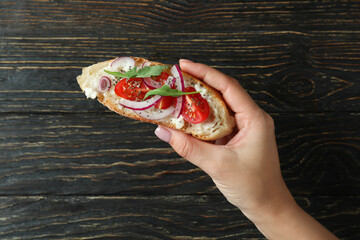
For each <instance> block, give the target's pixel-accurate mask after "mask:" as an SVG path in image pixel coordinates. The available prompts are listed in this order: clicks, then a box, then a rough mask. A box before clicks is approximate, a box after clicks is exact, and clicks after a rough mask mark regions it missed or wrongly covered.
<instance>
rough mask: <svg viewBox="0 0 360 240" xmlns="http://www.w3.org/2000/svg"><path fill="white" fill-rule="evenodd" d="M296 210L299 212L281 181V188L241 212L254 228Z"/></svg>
mask: <svg viewBox="0 0 360 240" xmlns="http://www.w3.org/2000/svg"><path fill="white" fill-rule="evenodd" d="M297 210H299V206H298V205H297V203H296V202H295V200H294V198H293V197H292V195H291V193H290V191H289V190H288V188H287V187H286V185H285V183H284V182H283V181H282V183H281V187H278V188H276V191H275V190H274V191H272V194H271V196H266V198H264V199H263V200H260V201H258V202H257V203H255V205H254V206H252V207H251V209H246V210H242V212H243V213H244V215H245V216H246V217H247V218H249V220H250V221H252V222H253V223H254V224H255V225H256V226H261V225H263V224H265V223H268V222H274V221H275V220H276V219H279V218H280V217H281V216H285V215H288V214H290V213H293V212H296V211H297Z"/></svg>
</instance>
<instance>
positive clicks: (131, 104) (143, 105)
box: [119, 95, 162, 110]
mask: <svg viewBox="0 0 360 240" xmlns="http://www.w3.org/2000/svg"><path fill="white" fill-rule="evenodd" d="M161 98H162V96H159V95H155V96H153V97H152V98H150V99H148V100H145V101H142V102H135V101H130V100H127V99H125V98H121V99H120V101H119V104H120V105H121V106H123V107H126V108H129V109H132V110H145V109H148V108H151V107H152V106H154V105H155V104H156V103H157V102H159V101H160V100H161Z"/></svg>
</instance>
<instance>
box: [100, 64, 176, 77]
mask: <svg viewBox="0 0 360 240" xmlns="http://www.w3.org/2000/svg"><path fill="white" fill-rule="evenodd" d="M165 68H169V66H164V65H155V66H146V67H143V68H137V67H134V68H133V69H131V70H129V71H127V72H126V73H120V72H110V71H107V70H104V71H105V72H106V73H108V74H111V75H114V76H115V77H118V78H134V77H138V78H145V77H152V76H159V75H161V72H162V71H163V70H164V69H165Z"/></svg>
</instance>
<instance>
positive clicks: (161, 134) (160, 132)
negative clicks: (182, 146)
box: [155, 126, 171, 143]
mask: <svg viewBox="0 0 360 240" xmlns="http://www.w3.org/2000/svg"><path fill="white" fill-rule="evenodd" d="M155 135H156V136H157V137H158V138H160V139H161V140H163V141H164V142H167V143H168V142H170V139H171V132H170V131H169V130H167V129H166V128H163V127H161V126H158V127H157V128H156V130H155Z"/></svg>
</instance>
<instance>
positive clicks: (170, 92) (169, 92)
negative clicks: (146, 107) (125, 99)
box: [144, 85, 201, 100]
mask: <svg viewBox="0 0 360 240" xmlns="http://www.w3.org/2000/svg"><path fill="white" fill-rule="evenodd" d="M200 92H201V91H197V92H183V91H180V90H178V89H172V88H170V86H169V85H163V86H162V87H161V88H157V89H154V90H151V91H149V92H147V93H146V95H145V97H144V100H145V99H146V98H147V97H150V96H154V95H160V96H172V97H179V96H182V95H189V94H195V93H200Z"/></svg>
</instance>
